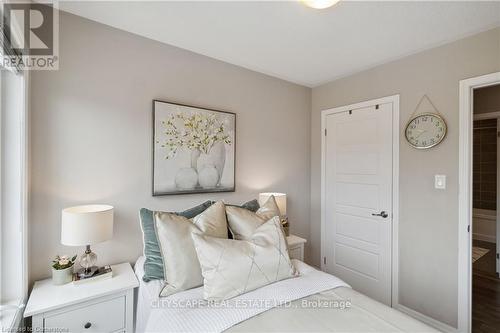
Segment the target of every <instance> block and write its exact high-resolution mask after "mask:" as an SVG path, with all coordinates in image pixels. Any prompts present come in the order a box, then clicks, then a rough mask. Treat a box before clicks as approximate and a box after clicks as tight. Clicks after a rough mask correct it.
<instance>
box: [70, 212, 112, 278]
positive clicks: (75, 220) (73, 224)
mask: <svg viewBox="0 0 500 333" xmlns="http://www.w3.org/2000/svg"><path fill="white" fill-rule="evenodd" d="M112 237H113V206H108V205H85V206H75V207H69V208H65V209H63V210H62V223H61V243H62V244H63V245H68V246H86V247H87V248H86V250H85V253H84V254H82V256H81V257H80V261H79V263H80V266H81V267H82V269H80V270H79V271H78V272H77V275H78V277H79V278H81V279H85V278H89V277H91V276H93V275H94V273H96V271H97V270H98V267H97V266H96V265H95V264H96V262H97V255H96V254H95V253H94V252H92V251H91V250H90V245H93V244H96V243H101V242H104V241H106V240H108V239H111V238H112Z"/></svg>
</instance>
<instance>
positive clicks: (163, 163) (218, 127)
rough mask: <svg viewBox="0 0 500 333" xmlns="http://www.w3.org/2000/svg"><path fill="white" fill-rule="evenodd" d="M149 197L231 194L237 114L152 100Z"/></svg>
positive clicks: (234, 181) (233, 179) (234, 180)
mask: <svg viewBox="0 0 500 333" xmlns="http://www.w3.org/2000/svg"><path fill="white" fill-rule="evenodd" d="M152 120H153V121H152V125H153V130H152V195H153V196H162V195H178V194H197V193H216V192H234V191H235V188H236V177H235V174H236V172H235V166H236V165H235V164H236V113H233V112H228V111H221V110H215V109H210V108H205V107H199V106H194V105H188V104H180V103H174V102H168V101H163V100H159V99H154V100H153V115H152Z"/></svg>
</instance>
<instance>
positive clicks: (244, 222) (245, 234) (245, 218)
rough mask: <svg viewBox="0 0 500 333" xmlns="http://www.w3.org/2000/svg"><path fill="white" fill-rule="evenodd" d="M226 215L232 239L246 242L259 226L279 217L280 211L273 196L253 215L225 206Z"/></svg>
mask: <svg viewBox="0 0 500 333" xmlns="http://www.w3.org/2000/svg"><path fill="white" fill-rule="evenodd" d="M226 215H227V222H228V224H229V230H230V231H231V234H232V235H233V239H245V240H248V239H249V238H250V237H252V234H253V233H254V231H255V229H257V228H258V227H259V226H260V225H262V224H263V223H265V222H266V221H268V220H269V219H270V218H272V217H274V216H279V215H280V210H279V208H278V205H277V204H276V200H275V199H274V196H270V197H269V199H267V201H266V202H265V203H264V204H263V205H262V206H261V207H260V208H259V209H258V210H257V211H256V212H255V213H254V212H252V211H250V210H248V209H245V208H241V207H235V206H226Z"/></svg>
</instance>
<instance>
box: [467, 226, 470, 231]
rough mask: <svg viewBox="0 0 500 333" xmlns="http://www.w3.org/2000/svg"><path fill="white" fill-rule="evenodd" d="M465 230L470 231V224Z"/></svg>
mask: <svg viewBox="0 0 500 333" xmlns="http://www.w3.org/2000/svg"><path fill="white" fill-rule="evenodd" d="M467 232H470V224H469V225H468V226H467Z"/></svg>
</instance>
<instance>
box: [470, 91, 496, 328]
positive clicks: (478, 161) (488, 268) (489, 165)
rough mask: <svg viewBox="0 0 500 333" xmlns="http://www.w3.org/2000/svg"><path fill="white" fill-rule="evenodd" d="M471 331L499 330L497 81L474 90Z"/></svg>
mask: <svg viewBox="0 0 500 333" xmlns="http://www.w3.org/2000/svg"><path fill="white" fill-rule="evenodd" d="M472 105H473V115H474V122H473V134H472V142H473V154H472V161H473V162H472V175H473V176H472V189H473V191H472V332H473V333H475V332H491V331H500V279H499V276H498V268H499V264H498V262H499V259H498V253H500V251H499V245H500V244H499V237H498V233H499V232H500V228H499V224H500V218H499V213H497V212H498V210H499V198H500V196H499V183H500V182H499V181H498V179H499V172H498V171H499V166H500V165H499V163H498V159H499V157H500V154H499V148H500V144H499V136H498V133H500V127H499V124H500V84H498V85H493V86H488V87H483V88H478V89H475V90H474V91H473V104H472Z"/></svg>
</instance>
